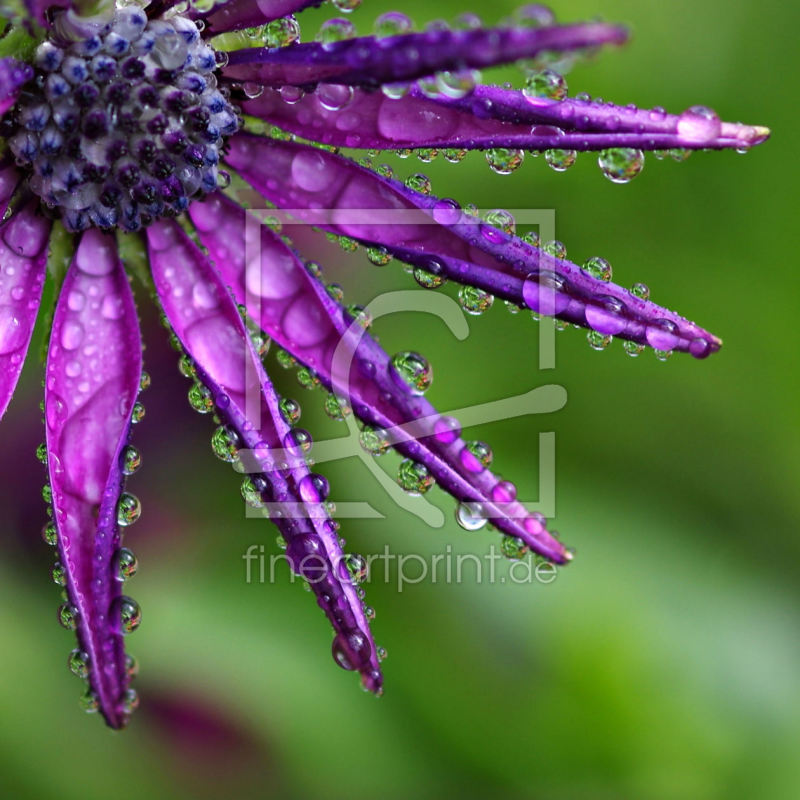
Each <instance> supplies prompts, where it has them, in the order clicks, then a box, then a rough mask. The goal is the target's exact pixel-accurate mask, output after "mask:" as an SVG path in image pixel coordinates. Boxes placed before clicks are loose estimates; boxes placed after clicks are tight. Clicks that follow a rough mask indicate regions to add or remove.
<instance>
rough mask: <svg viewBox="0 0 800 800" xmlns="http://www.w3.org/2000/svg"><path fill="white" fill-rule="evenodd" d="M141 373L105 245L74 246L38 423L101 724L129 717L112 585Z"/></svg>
mask: <svg viewBox="0 0 800 800" xmlns="http://www.w3.org/2000/svg"><path fill="white" fill-rule="evenodd" d="M141 371H142V357H141V339H140V335H139V322H138V319H137V316H136V307H135V305H134V301H133V295H132V294H131V289H130V285H129V284H128V278H127V276H126V274H125V270H124V268H123V266H122V263H121V262H120V260H119V258H118V256H117V254H116V243H115V240H114V238H113V237H111V236H108V235H106V234H102V233H100V232H99V231H94V230H92V231H89V232H87V233H85V234H84V235H83V237H82V238H81V241H80V244H79V246H78V250H77V252H76V253H75V257H74V259H73V261H72V263H71V264H70V267H69V270H68V271H67V276H66V278H65V280H64V284H63V286H62V289H61V293H60V295H59V298H58V303H57V305H56V310H55V316H54V318H53V330H52V334H51V337H50V347H49V350H48V353H47V374H46V382H45V420H46V430H47V452H48V467H49V472H50V484H51V490H52V497H53V521H54V522H55V525H56V530H57V532H58V553H59V559H60V564H61V566H62V567H63V571H64V575H65V576H66V584H65V588H66V592H67V602H66V603H65V604H64V606H62V607H61V609H60V616H61V619H62V622H64V623H65V624H67V625H68V626H69V627H75V630H76V633H77V637H78V649H79V651H80V652H81V653H82V654H83V655H82V656H81V660H82V661H83V662H84V663H85V665H86V666H88V675H87V678H88V681H89V688H90V691H91V692H92V693H93V694H94V698H95V700H96V703H97V705H98V708H99V710H100V712H101V713H102V715H103V716H104V717H105V720H106V722H107V723H108V724H109V725H110V726H111V727H112V728H120V727H123V726H124V725H125V723H126V721H127V714H128V712H129V710H130V708H129V704H130V700H131V695H130V694H129V692H130V691H131V690H129V682H130V679H129V676H128V668H127V665H126V659H125V649H124V645H123V632H125V631H127V630H131V629H133V628H135V627H136V625H138V607H137V606H135V604H133V601H131V600H130V599H129V598H126V597H125V596H123V594H122V581H121V580H120V579H119V578H118V566H119V562H118V559H119V549H120V545H121V541H122V537H121V534H120V528H119V525H118V522H117V505H118V502H119V499H120V494H121V492H122V486H123V480H124V477H123V473H122V470H121V467H120V462H121V457H122V454H123V450H124V448H125V446H126V445H127V443H128V438H129V434H130V425H131V412H132V410H133V405H134V403H135V402H136V397H137V393H138V390H139V382H140V378H141Z"/></svg>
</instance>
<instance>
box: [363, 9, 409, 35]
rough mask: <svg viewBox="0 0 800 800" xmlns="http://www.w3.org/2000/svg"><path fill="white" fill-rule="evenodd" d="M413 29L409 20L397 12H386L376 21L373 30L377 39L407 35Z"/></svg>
mask: <svg viewBox="0 0 800 800" xmlns="http://www.w3.org/2000/svg"><path fill="white" fill-rule="evenodd" d="M412 27H413V23H412V22H411V18H410V17H408V16H406V15H405V14H401V13H400V12H399V11H388V12H387V13H385V14H381V15H380V16H379V17H378V18H377V19H376V20H375V25H374V28H373V30H374V31H375V36H376V37H377V38H378V39H383V38H386V37H388V36H397V35H399V34H401V33H408V32H409V31H410V30H411V28H412Z"/></svg>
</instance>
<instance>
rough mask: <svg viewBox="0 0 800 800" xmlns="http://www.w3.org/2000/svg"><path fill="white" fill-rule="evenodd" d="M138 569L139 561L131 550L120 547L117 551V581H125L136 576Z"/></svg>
mask: <svg viewBox="0 0 800 800" xmlns="http://www.w3.org/2000/svg"><path fill="white" fill-rule="evenodd" d="M137 569H139V561H138V560H137V558H136V556H135V555H134V553H133V551H132V550H129V549H128V548H127V547H120V549H119V550H117V580H120V581H126V580H128V578H132V577H133V576H134V575H135V574H136V570H137Z"/></svg>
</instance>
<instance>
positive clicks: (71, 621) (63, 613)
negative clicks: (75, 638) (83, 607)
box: [58, 602, 78, 631]
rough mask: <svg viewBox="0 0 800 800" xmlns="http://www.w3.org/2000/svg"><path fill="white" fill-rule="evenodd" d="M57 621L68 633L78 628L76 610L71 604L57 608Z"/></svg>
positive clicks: (63, 604) (64, 604)
mask: <svg viewBox="0 0 800 800" xmlns="http://www.w3.org/2000/svg"><path fill="white" fill-rule="evenodd" d="M58 621H59V622H60V623H61V624H62V625H63V626H64V627H65V628H66V629H67V630H69V631H74V630H75V628H77V627H78V609H77V607H76V606H74V605H73V604H72V603H69V602H67V603H62V605H60V606H59V607H58Z"/></svg>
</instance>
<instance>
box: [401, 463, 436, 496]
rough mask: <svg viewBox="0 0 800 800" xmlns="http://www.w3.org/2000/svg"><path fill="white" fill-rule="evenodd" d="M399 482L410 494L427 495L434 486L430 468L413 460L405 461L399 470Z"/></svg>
mask: <svg viewBox="0 0 800 800" xmlns="http://www.w3.org/2000/svg"><path fill="white" fill-rule="evenodd" d="M397 482H398V483H399V484H400V486H401V487H402V488H403V489H404V490H405V491H406V492H408V493H409V494H413V495H417V494H425V492H427V491H428V490H429V489H430V488H431V486H433V484H434V478H433V475H431V473H430V471H429V470H428V468H427V467H426V466H425V465H424V464H421V463H419V462H418V461H414V460H413V459H411V458H406V459H403V461H401V462H400V466H399V467H398V470H397Z"/></svg>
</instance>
